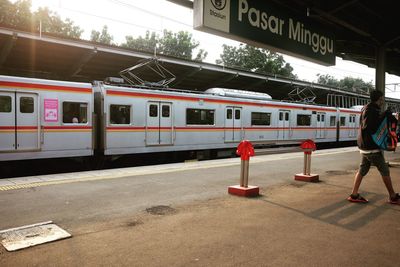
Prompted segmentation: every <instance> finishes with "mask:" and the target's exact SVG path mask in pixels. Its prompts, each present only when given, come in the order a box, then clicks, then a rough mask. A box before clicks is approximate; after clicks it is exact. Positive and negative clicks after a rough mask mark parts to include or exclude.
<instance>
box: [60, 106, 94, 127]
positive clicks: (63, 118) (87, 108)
mask: <svg viewBox="0 0 400 267" xmlns="http://www.w3.org/2000/svg"><path fill="white" fill-rule="evenodd" d="M66 103H73V104H79V105H82V104H84V105H86V121H84V120H81V121H82V122H79V118H77V116H78V117H79V115H77V114H75V115H77V116H74V115H69V116H71V120H70V121H71V122H65V106H64V105H65V104H66ZM61 107H62V112H61V116H62V123H63V124H81V125H82V124H89V110H90V109H89V108H90V105H89V102H88V101H75V100H64V101H62V103H61ZM75 118H77V119H78V122H73V120H74V119H75Z"/></svg>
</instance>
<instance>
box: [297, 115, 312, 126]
mask: <svg viewBox="0 0 400 267" xmlns="http://www.w3.org/2000/svg"><path fill="white" fill-rule="evenodd" d="M300 117H301V118H307V120H308V124H305V123H304V122H303V120H299V118H300ZM299 122H300V123H299ZM306 122H307V121H306ZM296 125H297V126H311V114H297V116H296Z"/></svg>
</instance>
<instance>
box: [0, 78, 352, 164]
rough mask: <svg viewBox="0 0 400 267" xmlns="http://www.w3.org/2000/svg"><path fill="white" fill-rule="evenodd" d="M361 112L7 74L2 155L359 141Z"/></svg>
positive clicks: (226, 92)
mask: <svg viewBox="0 0 400 267" xmlns="http://www.w3.org/2000/svg"><path fill="white" fill-rule="evenodd" d="M359 116H360V111H359V110H356V109H341V108H334V107H325V106H317V105H307V104H300V103H287V102H282V101H274V100H272V99H271V97H270V96H268V95H267V94H261V93H256V92H244V91H240V90H232V89H221V88H213V89H209V90H207V91H205V92H201V93H199V92H192V91H183V90H172V89H163V88H142V87H132V86H123V85H122V86H120V85H111V84H106V83H103V82H94V83H93V84H90V83H76V82H63V81H52V80H43V79H33V78H19V77H10V76H0V161H8V160H21V159H36V158H54V157H83V156H93V155H94V154H96V155H99V156H119V155H126V154H138V153H153V152H173V151H194V150H210V149H228V148H234V147H236V146H237V144H238V143H239V142H240V141H241V140H243V139H247V140H250V141H252V142H254V143H255V144H272V143H273V144H289V143H298V142H299V141H300V140H304V139H314V140H315V141H316V142H341V141H354V140H355V139H356V134H357V128H358V121H359Z"/></svg>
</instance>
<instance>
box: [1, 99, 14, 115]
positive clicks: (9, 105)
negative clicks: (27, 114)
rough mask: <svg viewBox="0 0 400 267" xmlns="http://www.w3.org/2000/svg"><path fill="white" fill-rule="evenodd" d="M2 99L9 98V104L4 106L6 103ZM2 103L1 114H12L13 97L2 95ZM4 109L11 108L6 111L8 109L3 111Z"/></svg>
mask: <svg viewBox="0 0 400 267" xmlns="http://www.w3.org/2000/svg"><path fill="white" fill-rule="evenodd" d="M2 98H3V99H5V98H8V99H9V103H5V104H3V103H4V102H2V100H1V99H2ZM0 103H1V105H0V113H11V112H12V97H11V96H9V95H0ZM3 107H9V109H6V108H4V109H2V108H3Z"/></svg>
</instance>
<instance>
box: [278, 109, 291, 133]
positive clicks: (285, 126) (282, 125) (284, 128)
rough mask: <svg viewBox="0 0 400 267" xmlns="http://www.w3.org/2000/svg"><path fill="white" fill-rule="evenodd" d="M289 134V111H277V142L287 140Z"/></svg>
mask: <svg viewBox="0 0 400 267" xmlns="http://www.w3.org/2000/svg"><path fill="white" fill-rule="evenodd" d="M289 134H290V111H289V110H279V117H278V140H288V139H289Z"/></svg>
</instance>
